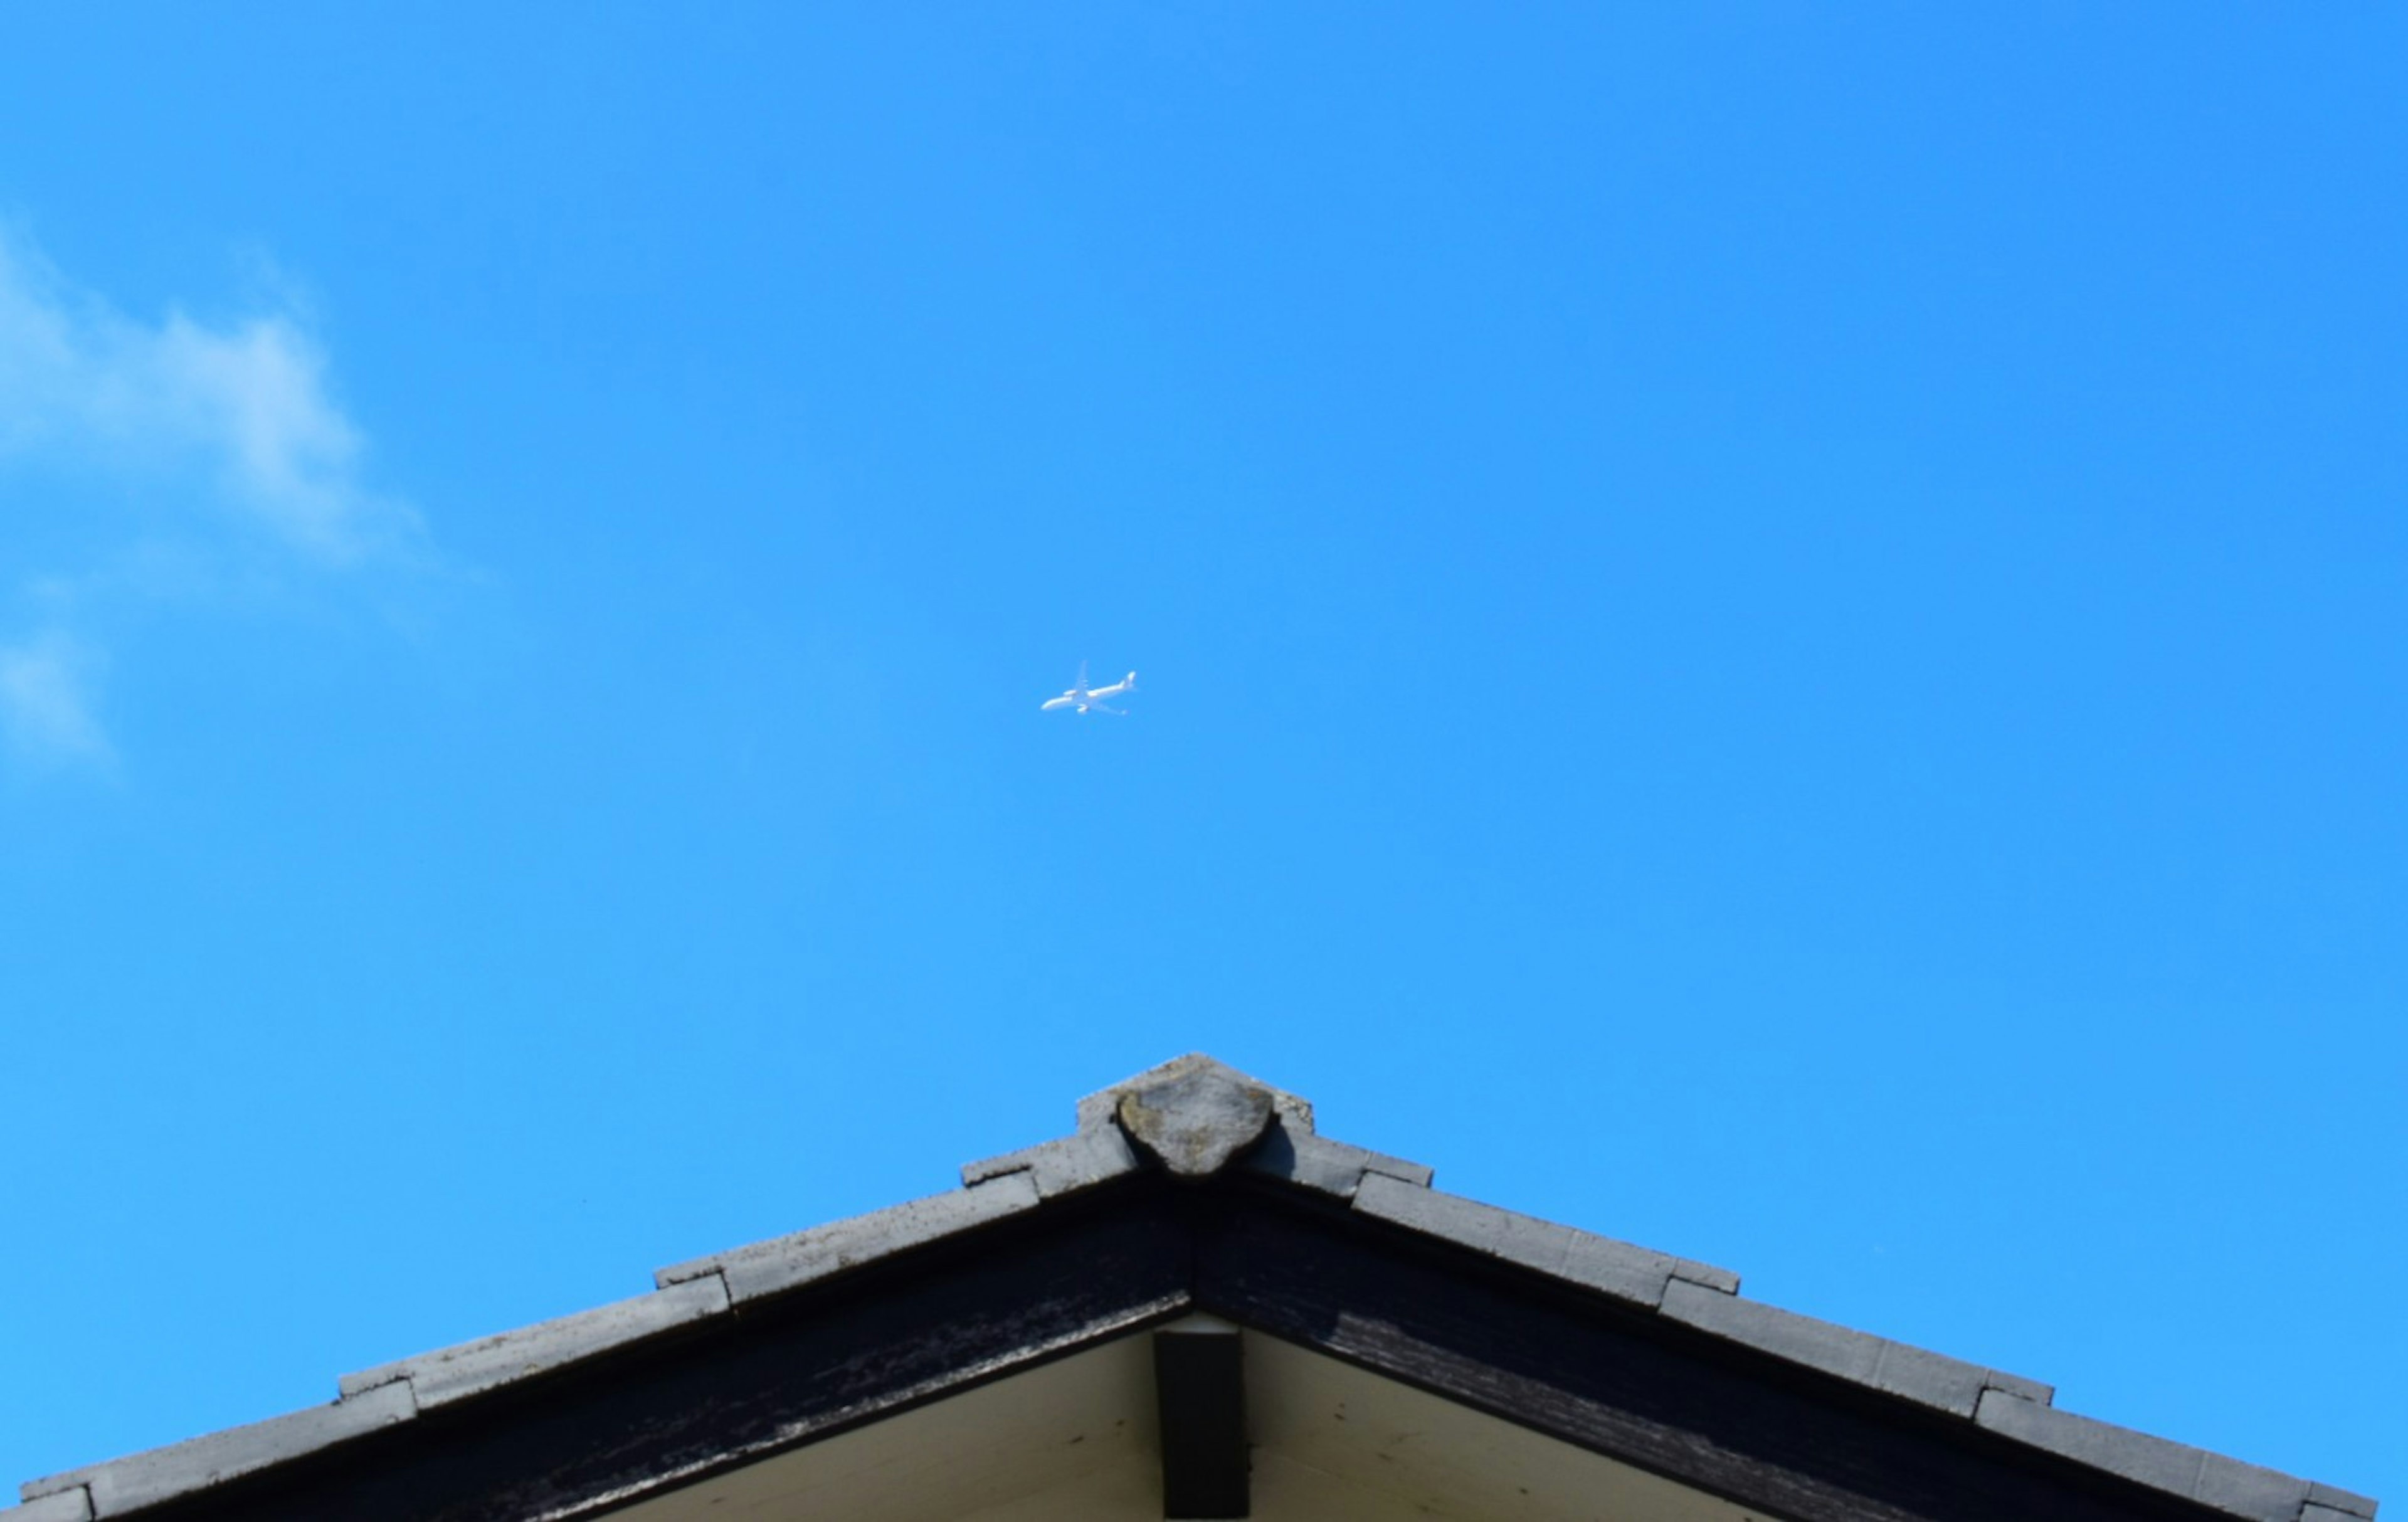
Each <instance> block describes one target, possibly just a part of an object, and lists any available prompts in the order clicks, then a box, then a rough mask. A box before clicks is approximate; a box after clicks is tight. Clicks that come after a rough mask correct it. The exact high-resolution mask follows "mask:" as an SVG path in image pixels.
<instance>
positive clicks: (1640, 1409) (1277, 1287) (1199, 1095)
mask: <svg viewBox="0 0 2408 1522" xmlns="http://www.w3.org/2000/svg"><path fill="white" fill-rule="evenodd" d="M654 1283H655V1288H654V1289H653V1290H652V1292H651V1293H649V1294H645V1295H640V1296H638V1297H636V1298H634V1299H627V1300H622V1301H619V1302H618V1303H616V1304H612V1305H606V1306H603V1307H600V1308H598V1309H595V1310H592V1311H587V1312H583V1313H581V1314H575V1315H570V1316H565V1317H562V1318H560V1319H558V1320H555V1321H547V1322H543V1323H539V1324H538V1325H536V1326H532V1327H526V1328H520V1329H518V1330H515V1331H509V1332H505V1333H502V1334H500V1335H497V1336H494V1337H489V1338H485V1339H481V1340H480V1341H477V1342H473V1343H462V1344H460V1345H458V1346H455V1347H449V1348H442V1349H437V1350H436V1351H434V1352H430V1353H424V1354H421V1355H419V1356H417V1357H410V1358H404V1359H401V1360H398V1361H396V1362H393V1363H389V1364H383V1365H380V1366H379V1367H377V1368H374V1369H368V1370H364V1371H360V1372H357V1373H353V1374H348V1375H345V1376H343V1377H342V1378H341V1380H340V1381H339V1382H338V1385H337V1389H338V1398H337V1400H335V1401H334V1402H333V1403H331V1404H328V1405H323V1406H317V1407H312V1408H310V1409H308V1410H306V1411H300V1412H295V1413H293V1414H287V1415H283V1416H278V1417H274V1418H271V1419H269V1420H267V1421H264V1422H260V1423H257V1424H254V1425H251V1426H247V1427H239V1428H234V1429H228V1430H225V1431H222V1432H215V1433H211V1434H208V1435H207V1436H204V1437H199V1438H194V1439H192V1440H191V1441H189V1442H185V1443H175V1444H172V1445H170V1446H167V1447H165V1448H159V1449H155V1450H152V1451H150V1452H148V1453H143V1454H136V1455H134V1456H132V1457H125V1458H120V1459H116V1460H113V1461H110V1462H108V1463H103V1464H95V1465H90V1466H87V1467H84V1468H81V1469H74V1470H67V1471H64V1472H60V1473H57V1474H53V1475H50V1476H48V1477H46V1478H43V1479H38V1480H35V1481H32V1482H30V1483H28V1484H26V1485H25V1486H23V1487H22V1498H23V1505H22V1508H21V1509H17V1510H12V1511H0V1518H5V1519H6V1522H20V1519H22V1522H89V1519H92V1518H96V1517H118V1516H141V1517H143V1518H146V1519H156V1522H199V1519H201V1518H213V1517H236V1516H239V1517H243V1518H246V1519H252V1522H267V1519H274V1518H283V1517H293V1518H300V1517H325V1516H331V1515H339V1516H342V1517H344V1518H346V1519H347V1522H380V1519H391V1522H403V1519H409V1522H437V1519H440V1522H469V1519H472V1518H474V1519H486V1518H491V1519H500V1518H505V1517H507V1518H513V1519H534V1518H547V1519H562V1522H565V1519H567V1518H572V1517H585V1516H597V1515H604V1514H606V1513H609V1512H614V1511H620V1510H624V1509H628V1508H632V1507H637V1506H638V1505H643V1504H647V1503H649V1502H650V1501H651V1500H652V1499H653V1498H658V1497H660V1496H662V1495H665V1494H667V1493H668V1492H670V1491H673V1490H677V1489H679V1488H680V1487H691V1486H701V1485H705V1484H709V1483H714V1482H716V1481H718V1480H720V1479H722V1478H723V1477H724V1476H727V1475H729V1474H730V1473H731V1472H735V1471H738V1470H740V1469H742V1468H744V1467H745V1466H748V1465H757V1464H761V1463H763V1462H765V1461H767V1460H769V1459H771V1458H773V1457H777V1456H781V1455H791V1454H793V1453H795V1452H796V1451H797V1450H799V1449H802V1448H805V1447H808V1446H810V1445H811V1444H814V1443H826V1442H828V1441H829V1440H831V1439H832V1438H833V1437H835V1436H837V1435H839V1434H846V1433H852V1432H855V1431H858V1430H859V1429H863V1428H864V1427H865V1425H866V1424H872V1423H877V1422H882V1421H887V1420H891V1419H892V1418H894V1417H896V1415H898V1414H903V1413H907V1412H910V1411H914V1410H917V1409H921V1408H925V1407H927V1406H929V1405H930V1404H931V1402H938V1401H943V1400H950V1399H953V1398H955V1397H958V1396H960V1395H962V1394H963V1393H964V1392H967V1391H972V1390H975V1389H977V1388H978V1387H980V1386H987V1385H991V1384H994V1383H995V1382H997V1381H1003V1380H1011V1379H1015V1378H1019V1377H1021V1376H1024V1375H1026V1374H1027V1373H1029V1372H1030V1371H1035V1370H1039V1369H1040V1368H1043V1367H1045V1366H1047V1365H1049V1364H1051V1363H1053V1362H1055V1361H1062V1360H1072V1359H1076V1358H1078V1357H1081V1356H1083V1355H1097V1357H1094V1358H1091V1359H1090V1363H1092V1364H1094V1366H1095V1367H1097V1368H1103V1367H1105V1366H1106V1365H1108V1364H1109V1363H1110V1358H1109V1357H1105V1356H1103V1354H1102V1353H1101V1352H1100V1350H1106V1349H1109V1348H1111V1347H1112V1346H1114V1345H1117V1344H1120V1343H1125V1342H1126V1341H1127V1340H1128V1339H1130V1338H1131V1337H1133V1336H1134V1335H1136V1334H1139V1333H1141V1332H1147V1331H1149V1330H1150V1329H1151V1330H1154V1331H1156V1332H1159V1331H1161V1330H1163V1329H1170V1330H1177V1329H1180V1328H1188V1327H1190V1325H1191V1323H1190V1322H1189V1321H1188V1320H1187V1319H1186V1318H1191V1317H1194V1316H1195V1315H1196V1314H1197V1313H1207V1314H1209V1315H1210V1316H1211V1317H1218V1318H1226V1324H1229V1325H1233V1326H1234V1327H1235V1328H1244V1329H1245V1332H1246V1334H1247V1335H1248V1336H1249V1337H1251V1338H1254V1339H1256V1340H1257V1342H1258V1343H1259V1342H1260V1340H1261V1339H1265V1338H1268V1339H1269V1340H1271V1343H1262V1344H1261V1345H1264V1346H1267V1347H1268V1346H1270V1345H1272V1344H1276V1345H1277V1347H1278V1348H1280V1349H1281V1350H1283V1351H1281V1352H1279V1353H1278V1354H1277V1355H1276V1357H1280V1358H1286V1357H1288V1353H1287V1352H1286V1351H1284V1350H1290V1349H1303V1350H1307V1351H1309V1352H1310V1353H1312V1354H1313V1355H1315V1356H1317V1357H1319V1358H1321V1359H1324V1360H1328V1361H1330V1367H1331V1368H1332V1369H1338V1368H1341V1367H1351V1368H1353V1369H1356V1370H1361V1371H1369V1372H1370V1373H1372V1374H1375V1375H1378V1376H1382V1377H1383V1379H1386V1380H1390V1381H1394V1382H1397V1383H1398V1385H1399V1386H1409V1387H1412V1388H1413V1389H1417V1390H1418V1391H1420V1392H1424V1393H1425V1394H1426V1395H1427V1396H1434V1397H1437V1398H1439V1399H1441V1400H1446V1401H1449V1402H1453V1403H1454V1404H1455V1405H1457V1406H1460V1407H1464V1408H1469V1410H1471V1411H1474V1412H1479V1413H1484V1414H1485V1416H1486V1417H1494V1418H1499V1419H1502V1420H1503V1421H1505V1422H1507V1423H1509V1424H1511V1425H1512V1427H1513V1428H1515V1429H1522V1430H1527V1431H1531V1432H1535V1433H1538V1434H1541V1435H1542V1436H1543V1437H1545V1438H1547V1439H1550V1440H1553V1441H1555V1442H1557V1443H1564V1444H1569V1445H1570V1447H1571V1448H1573V1449H1578V1450H1581V1451H1583V1452H1585V1453H1593V1454H1597V1455H1601V1456H1604V1457H1606V1458H1609V1459H1611V1460H1613V1461H1614V1462H1615V1463H1617V1464H1621V1465H1627V1466H1628V1467H1630V1468H1631V1469H1632V1470H1634V1471H1637V1472H1644V1473H1647V1474H1652V1475H1656V1476H1662V1477H1665V1478H1667V1479H1669V1480H1670V1481H1673V1482H1677V1483H1678V1484H1679V1485H1681V1486H1686V1487H1690V1488H1691V1489H1693V1490H1694V1491H1695V1492H1697V1493H1699V1494H1702V1495H1711V1496H1715V1497H1721V1498H1725V1499H1726V1500H1728V1501H1729V1502H1731V1503H1733V1504H1735V1505H1739V1506H1743V1507H1746V1508H1750V1509H1751V1511H1750V1514H1749V1515H1755V1514H1757V1513H1761V1514H1764V1515H1775V1516H1784V1517H1790V1518H1795V1519H1799V1522H1811V1519H1816V1518H1823V1517H1830V1518H1835V1519H1836V1518H1840V1517H1851V1518H1853V1517H1861V1516H1884V1517H1897V1518H1909V1517H1930V1518H1939V1517H1952V1518H1953V1517H1974V1516H1979V1517H1998V1518H2000V1519H2003V1518H2007V1517H2027V1516H2032V1515H2049V1516H2053V1517H2061V1518H2071V1519H2080V1518H2085V1517H2088V1518H2100V1519H2105V1518H2110V1517H2118V1518H2120V1517H2152V1518H2167V1519H2171V1518H2193V1519H2197V1522H2206V1519H2209V1518H2216V1517H2242V1518H2250V1519H2254V1522H2362V1519H2366V1518H2371V1517H2372V1516H2373V1515H2374V1512H2375V1503H2374V1501H2373V1500H2370V1499H2368V1498H2366V1497H2363V1496H2358V1495H2354V1494H2351V1493H2350V1492H2347V1491H2344V1490H2341V1489H2337V1488H2335V1487H2333V1486H2325V1485H2320V1484H2315V1483H2313V1482H2310V1481H2306V1480H2301V1479H2296V1478H2293V1477H2291V1476H2289V1475H2286V1474H2281V1473H2277V1472H2273V1471H2272V1470H2267V1469H2262V1468H2259V1467H2257V1466H2255V1465H2250V1464H2245V1463H2242V1462H2240V1461H2238V1460H2236V1459H2232V1458H2228V1457H2223V1456H2222V1455H2218V1454H2214V1453H2210V1452H2207V1451H2205V1450H2202V1449H2199V1448H2193V1447H2188V1446H2186V1445H2184V1444H2181V1443H2172V1442H2169V1441H2167V1440H2165V1439H2162V1438H2157V1437H2151V1436H2148V1435H2145V1434H2143V1433H2140V1432H2135V1431H2131V1430H2128V1429H2123V1428H2119V1427H2114V1426H2110V1425H2109V1424H2107V1423H2104V1422H2099V1421H2094V1420H2091V1419H2089V1418H2087V1417H2084V1416H2079V1415H2075V1414H2071V1413H2068V1412H2065V1411H2061V1410H2059V1409H2057V1406H2056V1405H2055V1403H2054V1392H2053V1391H2052V1389H2051V1388H2050V1387H2049V1386H2046V1385H2043V1384H2041V1383H2039V1382H2037V1381H2035V1380H2031V1379H2027V1378H2023V1377H2020V1376H2018V1375H2014V1374H2011V1373H2006V1372H2003V1371H1999V1370H1995V1369H1988V1368H1985V1367H1982V1366H1980V1365H1976V1364H1969V1363H1964V1362H1960V1361H1958V1360H1957V1359H1954V1358H1950V1357H1944V1356H1942V1355H1940V1354H1936V1353H1930V1352H1926V1351H1924V1350H1921V1349H1918V1348H1914V1347H1909V1346H1906V1345H1904V1344H1902V1343H1894V1342H1889V1341H1886V1340H1885V1339H1882V1338H1878V1337H1873V1336H1870V1335H1867V1334H1865V1333H1862V1332H1857V1331H1852V1330H1849V1329H1847V1328H1842V1327H1837V1326H1833V1325H1830V1324H1828V1323H1826V1322H1822V1321H1817V1320H1813V1319H1812V1318H1809V1317H1806V1316H1801V1315H1797V1314H1791V1313H1789V1312H1785V1311H1782V1310H1778V1309H1776V1308H1774V1307H1771V1306H1769V1305H1764V1304H1761V1303H1759V1302H1756V1301H1754V1300H1750V1299H1745V1298H1743V1297H1742V1296H1741V1294H1740V1293H1739V1288H1740V1282H1739V1277H1738V1275H1736V1274H1735V1273H1732V1272H1730V1271H1727V1270H1724V1269H1720V1268H1715V1267H1713V1266H1711V1265H1708V1264H1704V1263H1699V1262H1695V1261H1692V1260H1690V1259H1687V1258H1684V1257H1679V1256H1672V1255H1670V1254H1666V1253H1660V1252H1656V1251H1652V1250H1650V1249H1647V1248H1643V1247H1637V1246H1633V1245H1631V1244H1629V1243H1627V1242H1617V1241H1614V1240H1613V1239H1610V1238H1606V1237H1601V1236H1596V1235H1593V1234H1591V1233H1589V1232H1586V1231H1582V1230H1578V1229H1575V1228H1570V1227H1566V1226H1559V1225H1555V1224H1553V1223H1550V1222H1546V1221H1541V1220H1537V1219H1534V1218H1532V1217H1530V1216H1527V1215H1521V1214H1516V1213H1512V1212H1510V1211H1505V1210H1500V1209H1498V1208H1496V1207H1494V1206H1490V1205H1485V1204H1482V1203H1480V1202H1478V1201H1476V1200H1471V1199H1463V1198H1460V1197H1458V1196H1455V1195H1449V1194H1445V1193H1442V1192H1441V1191H1439V1190H1437V1189H1436V1188H1434V1187H1432V1182H1431V1170H1429V1169H1427V1168H1426V1167H1424V1166H1422V1165H1420V1164H1417V1163H1411V1162H1406V1161H1403V1160H1401V1159H1399V1158H1396V1157H1392V1156H1385V1155H1383V1154H1381V1153H1377V1152H1370V1151H1367V1150H1364V1149H1362V1148H1359V1147H1355V1146H1350V1145H1347V1144H1346V1143H1343V1142H1336V1141H1333V1140H1331V1139H1329V1138H1326V1137H1324V1136H1321V1135H1320V1134H1318V1132H1317V1131H1316V1130H1315V1129H1314V1127H1313V1118H1312V1107H1311V1106H1310V1105H1309V1104H1307V1103H1306V1102H1305V1101H1303V1100H1302V1099H1299V1098H1297V1097H1295V1096H1293V1095H1289V1094H1285V1093H1283V1092H1281V1091H1279V1090H1277V1089H1275V1088H1272V1087H1270V1086H1269V1085H1268V1084H1261V1083H1259V1082H1257V1081H1255V1080H1253V1079H1251V1078H1248V1077H1246V1076H1245V1075H1243V1074H1240V1073H1238V1072H1236V1071H1234V1070H1230V1069H1228V1068H1226V1067H1224V1066H1222V1065H1221V1064H1219V1063H1217V1062H1214V1061H1212V1060H1211V1059H1210V1058H1208V1057H1202V1056H1190V1057H1183V1058H1181V1059H1179V1060H1177V1061H1175V1062H1171V1063H1168V1064H1165V1065H1164V1066H1162V1067H1160V1068H1156V1069H1154V1070H1150V1071H1148V1072H1146V1073H1141V1074H1139V1075H1138V1076H1136V1077H1134V1078H1132V1079H1129V1080H1128V1081H1126V1082H1125V1083H1122V1084H1114V1085H1112V1086H1111V1087H1110V1088H1108V1089H1105V1090H1103V1091H1102V1092H1100V1093H1098V1094H1096V1095H1094V1096H1091V1097H1089V1098H1087V1099H1084V1100H1082V1101H1081V1103H1080V1105H1079V1107H1078V1127H1077V1129H1076V1130H1075V1131H1073V1132H1072V1133H1071V1134H1070V1135H1068V1136H1067V1137H1064V1138H1062V1139H1060V1140H1058V1141H1054V1142H1046V1143H1044V1144H1043V1145H1040V1146H1036V1147H1031V1148H1028V1149H1025V1150H1024V1151H1020V1152H1013V1153H1007V1154H1005V1155H1003V1156H998V1157H994V1158H990V1159H988V1160H986V1161H984V1162H979V1163H973V1164H971V1165H969V1166H968V1167H966V1168H965V1169H963V1170H962V1187H960V1188H959V1189H956V1190H953V1191H951V1192H949V1193H946V1194H941V1195H937V1196H932V1197H930V1198H927V1199H915V1200H910V1201H908V1202H906V1203H903V1204H899V1205H896V1206H893V1207H891V1208H888V1209H885V1210H882V1211H877V1212H873V1213H870V1214H867V1215H863V1216H857V1217H854V1218H853V1219H850V1220H844V1221H838V1222H834V1223H832V1224H829V1225H825V1226H820V1227H814V1228H810V1229H809V1230H804V1231H799V1232H796V1233H795V1234H793V1235H791V1236H785V1237H780V1238H776V1239H773V1240H771V1241H767V1242H756V1243H753V1244H752V1245H750V1246H745V1247H739V1248H736V1249H734V1250H731V1251H728V1252H724V1253H720V1254H715V1255H713V1256H709V1257H703V1258H697V1259H695V1260H693V1261H691V1262H687V1263H681V1264H677V1265H674V1266H671V1267H669V1268H666V1269H663V1270H662V1271H660V1272H659V1273H658V1274H656V1275H655V1276H654ZM1216 1325H1217V1324H1216ZM1156 1357H1157V1359H1159V1358H1160V1357H1164V1355H1162V1354H1161V1353H1159V1352H1158V1353H1157V1355H1156ZM1299 1367H1301V1366H1299ZM1314 1367H1316V1368H1317V1367H1318V1365H1317V1364H1316V1365H1314ZM1065 1377H1067V1376H1065ZM1297 1377H1298V1378H1304V1377H1307V1376H1305V1375H1301V1374H1300V1375H1298V1376H1297ZM1312 1377H1321V1376H1312ZM1328 1377H1330V1378H1336V1377H1338V1376H1336V1375H1330V1376H1328ZM1398 1399H1402V1397H1398ZM1166 1400H1168V1395H1166ZM1166 1409H1167V1408H1166ZM1484 1419H1485V1418H1484ZM1166 1462H1168V1459H1166ZM1241 1463H1242V1460H1241ZM647 1515H650V1514H647ZM662 1515H673V1514H662ZM713 1515H719V1514H715V1513H714V1514H713ZM1197 1515H1242V1512H1240V1513H1210V1514H1197Z"/></svg>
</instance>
